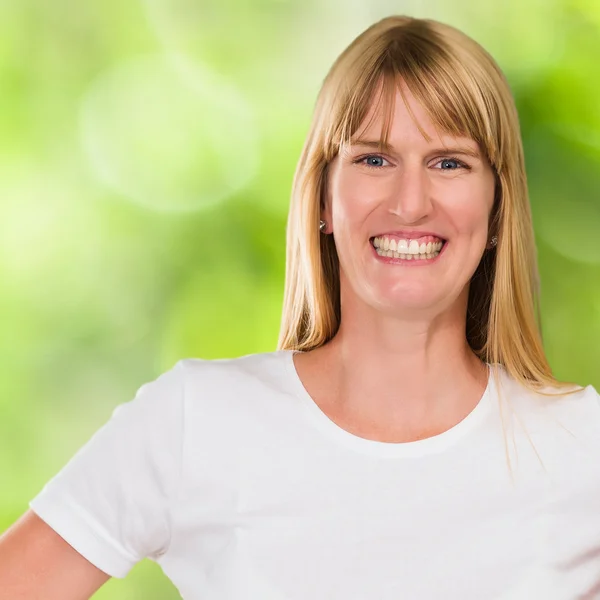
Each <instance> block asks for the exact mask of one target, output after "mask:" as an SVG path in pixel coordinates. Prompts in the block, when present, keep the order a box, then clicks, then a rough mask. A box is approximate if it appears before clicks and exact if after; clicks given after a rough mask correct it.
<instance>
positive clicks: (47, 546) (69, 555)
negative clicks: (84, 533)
mask: <svg viewBox="0 0 600 600" xmlns="http://www.w3.org/2000/svg"><path fill="white" fill-rule="evenodd" d="M108 579H110V575H107V574H106V573H104V572H103V571H101V570H100V569H98V568H97V567H95V566H94V565H93V564H92V563H90V562H89V561H88V560H87V559H85V558H84V557H83V556H82V555H81V554H79V552H77V551H76V550H75V549H74V548H73V547H71V546H70V545H69V544H67V542H65V540H63V538H62V537H60V536H59V535H58V534H57V533H56V532H55V531H54V530H53V529H52V528H51V527H49V526H48V525H46V523H45V522H44V521H42V519H40V518H39V517H38V516H37V515H36V514H35V513H34V512H33V511H31V510H28V511H27V512H26V513H25V514H24V515H23V516H22V517H21V518H20V519H19V520H18V521H17V522H16V523H15V524H14V525H13V526H12V527H10V528H9V529H8V530H7V531H6V532H4V533H3V534H2V535H1V536H0V600H34V599H35V600H37V599H39V598H44V600H86V599H87V598H90V597H91V596H92V594H93V593H94V592H95V591H96V590H97V589H98V588H100V587H101V586H102V585H103V584H104V583H105V582H106V581H108Z"/></svg>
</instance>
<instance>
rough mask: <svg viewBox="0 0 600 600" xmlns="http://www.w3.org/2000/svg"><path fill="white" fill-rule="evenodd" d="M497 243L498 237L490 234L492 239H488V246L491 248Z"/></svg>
mask: <svg viewBox="0 0 600 600" xmlns="http://www.w3.org/2000/svg"><path fill="white" fill-rule="evenodd" d="M497 243H498V237H497V236H495V235H494V236H492V239H491V240H490V246H491V247H492V248H493V247H494V246H495V245H496V244H497Z"/></svg>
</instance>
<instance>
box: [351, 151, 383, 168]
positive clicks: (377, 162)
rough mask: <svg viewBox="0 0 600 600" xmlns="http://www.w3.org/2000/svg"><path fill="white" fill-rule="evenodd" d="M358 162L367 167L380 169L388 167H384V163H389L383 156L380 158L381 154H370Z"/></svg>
mask: <svg viewBox="0 0 600 600" xmlns="http://www.w3.org/2000/svg"><path fill="white" fill-rule="evenodd" d="M356 162H357V163H359V164H362V165H365V167H371V168H374V169H379V168H381V167H385V166H386V165H384V164H383V163H384V162H385V163H387V162H388V161H387V160H386V159H385V158H383V156H379V154H369V155H368V156H363V157H362V158H359V159H358V160H357V161H356ZM388 164H389V163H388Z"/></svg>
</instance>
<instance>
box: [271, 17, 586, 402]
mask: <svg viewBox="0 0 600 600" xmlns="http://www.w3.org/2000/svg"><path fill="white" fill-rule="evenodd" d="M400 81H402V82H404V83H405V84H406V86H407V88H408V89H409V90H410V91H411V93H412V94H413V95H414V96H415V98H416V99H417V100H418V101H419V102H420V103H421V104H422V105H423V107H424V108H425V109H426V111H427V112H428V114H429V116H430V117H431V119H432V121H433V122H434V124H435V126H436V127H437V128H439V130H441V131H444V132H447V133H448V134H450V135H453V136H466V137H470V138H472V139H473V140H475V141H476V142H477V143H478V144H479V146H480V148H481V149H482V151H483V152H484V154H485V156H486V158H487V160H488V161H489V164H490V165H491V166H492V169H493V171H494V174H495V178H496V189H495V198H494V205H493V208H492V213H491V218H490V234H492V235H496V236H497V238H498V243H497V246H496V247H495V248H494V249H492V250H491V251H490V250H488V251H486V252H485V253H484V254H483V257H482V259H481V262H480V264H479V265H478V267H477V269H476V271H475V273H474V275H473V277H472V279H471V282H470V290H469V299H468V306H467V315H466V317H467V318H466V332H465V335H466V338H467V340H468V343H469V345H470V347H471V348H472V350H473V352H474V353H475V354H476V355H477V356H478V357H479V358H480V359H481V360H482V361H485V362H486V363H489V364H491V365H495V364H497V365H502V366H503V367H504V368H505V370H506V371H507V372H508V374H509V375H511V376H512V377H513V378H514V379H516V380H517V381H518V382H520V383H521V384H522V385H524V386H525V387H526V388H528V389H530V390H533V391H537V392H539V393H542V394H544V393H545V392H544V391H543V389H544V388H548V387H550V388H553V389H554V390H555V391H558V393H559V395H562V394H564V393H572V392H575V391H578V389H581V388H580V387H578V386H575V387H578V389H573V390H571V391H570V392H567V391H566V390H567V388H572V387H573V385H574V384H572V383H569V382H560V381H557V380H556V379H555V378H554V376H553V375H552V371H551V368H550V366H549V364H548V361H547V358H546V355H545V353H544V349H543V344H542V335H541V326H540V315H539V275H538V267H537V253H536V247H535V239H534V232H533V225H532V218H531V209H530V204H529V195H528V189H527V178H526V173H525V161H524V156H523V145H522V141H521V135H520V128H519V119H518V115H517V110H516V107H515V103H514V99H513V96H512V93H511V91H510V87H509V84H508V82H507V80H506V78H505V76H504V74H503V73H502V71H501V70H500V68H499V67H498V65H497V64H496V62H495V61H494V59H493V58H492V57H491V56H490V55H489V54H488V53H487V52H486V50H484V49H483V48H482V47H481V46H480V45H479V44H478V43H477V42H475V41H474V40H472V39H471V38H470V37H468V36H467V35H465V34H464V33H462V32H460V31H459V30H457V29H455V28H454V27H451V26H449V25H446V24H443V23H439V22H437V21H434V20H430V19H417V18H412V17H407V16H393V17H388V18H385V19H383V20H381V21H379V22H377V23H375V24H374V25H372V26H371V27H369V28H368V29H367V30H366V31H364V32H363V33H362V34H361V35H359V36H358V37H357V38H356V39H355V40H354V41H353V42H352V43H351V44H350V46H348V48H346V50H344V52H343V53H342V54H341V55H340V56H339V57H338V59H337V60H336V61H335V63H334V64H333V66H332V68H331V70H330V71H329V73H328V74H327V77H326V78H325V80H324V82H323V85H322V88H321V90H320V93H319V95H318V98H317V102H316V106H315V111H314V116H313V120H312V124H311V127H310V130H309V133H308V136H307V139H306V142H305V144H304V148H303V150H302V154H301V157H300V160H299V162H298V166H297V169H296V173H295V176H294V182H293V189H292V198H291V204H290V211H289V217H288V223H287V249H286V273H285V292H284V300H283V314H282V321H281V330H280V335H279V341H278V349H283V350H285V349H293V350H301V351H306V350H311V349H314V348H317V347H319V346H321V345H323V344H325V343H327V342H328V341H329V340H330V339H332V337H333V336H334V335H335V334H336V332H337V330H338V328H339V325H340V318H341V313H340V284H339V260H338V255H337V252H336V248H335V243H334V240H333V236H331V235H327V236H324V235H321V234H320V232H319V218H320V214H321V208H322V206H323V204H322V203H323V194H324V186H325V183H326V177H327V169H328V165H329V164H330V163H331V161H332V160H333V159H334V158H335V157H336V155H337V154H338V152H339V150H340V148H341V147H342V146H343V145H345V144H348V143H350V140H351V137H352V135H353V134H355V132H356V131H357V129H358V128H359V127H360V126H361V125H362V123H363V121H364V120H365V118H366V115H367V114H368V111H369V108H370V106H371V104H372V102H374V101H377V102H378V103H379V106H378V108H381V109H382V110H383V115H384V120H383V122H384V126H383V128H382V132H381V140H380V141H381V144H382V146H383V145H384V144H385V142H387V138H388V135H389V130H390V127H391V121H392V113H393V101H394V97H395V92H396V90H397V89H399V90H400V91H401V92H402V88H401V87H400V86H399V85H398V84H399V83H400ZM375 112H377V111H375ZM417 125H418V124H417ZM421 132H422V133H423V135H424V136H425V137H426V138H427V136H426V134H425V133H424V132H423V131H422V130H421Z"/></svg>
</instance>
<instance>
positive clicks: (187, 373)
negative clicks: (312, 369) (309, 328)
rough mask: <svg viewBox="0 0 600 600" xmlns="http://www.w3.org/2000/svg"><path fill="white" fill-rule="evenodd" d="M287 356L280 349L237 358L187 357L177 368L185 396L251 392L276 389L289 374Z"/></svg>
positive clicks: (285, 352) (286, 352)
mask: <svg viewBox="0 0 600 600" xmlns="http://www.w3.org/2000/svg"><path fill="white" fill-rule="evenodd" d="M288 353H289V351H283V350H277V351H274V352H263V353H254V354H247V355H244V356H239V357H235V358H218V359H204V358H185V359H182V360H180V361H179V362H178V363H177V365H176V366H175V369H177V370H178V371H179V372H180V374H181V375H180V376H181V377H182V378H183V382H184V386H185V393H186V395H188V396H191V397H194V396H196V395H198V394H200V395H202V394H204V395H205V394H207V393H211V392H219V393H223V392H234V391H239V390H244V391H246V392H248V391H250V390H252V389H255V388H265V387H268V388H272V389H277V388H279V387H280V386H281V384H282V382H283V380H284V377H285V375H286V373H287V364H288V362H290V361H289V360H287V359H288V358H289V355H288ZM290 364H291V362H290Z"/></svg>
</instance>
